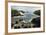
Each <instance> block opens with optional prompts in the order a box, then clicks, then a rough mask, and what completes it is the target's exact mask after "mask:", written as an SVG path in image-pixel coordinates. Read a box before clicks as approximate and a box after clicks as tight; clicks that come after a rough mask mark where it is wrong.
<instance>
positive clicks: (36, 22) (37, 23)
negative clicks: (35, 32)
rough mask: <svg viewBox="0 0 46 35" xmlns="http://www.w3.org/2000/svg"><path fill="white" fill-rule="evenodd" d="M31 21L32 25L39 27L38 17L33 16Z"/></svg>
mask: <svg viewBox="0 0 46 35" xmlns="http://www.w3.org/2000/svg"><path fill="white" fill-rule="evenodd" d="M31 22H32V23H33V24H34V26H33V27H40V17H37V18H34V19H33V20H32V21H31Z"/></svg>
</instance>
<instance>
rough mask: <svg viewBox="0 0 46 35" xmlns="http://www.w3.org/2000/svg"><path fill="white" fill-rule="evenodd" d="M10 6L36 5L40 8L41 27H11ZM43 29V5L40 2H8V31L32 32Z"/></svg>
mask: <svg viewBox="0 0 46 35" xmlns="http://www.w3.org/2000/svg"><path fill="white" fill-rule="evenodd" d="M11 6H35V7H36V6H37V7H40V9H41V27H40V28H30V29H29V28H28V29H11ZM32 31H43V5H42V4H26V3H25V4H24V3H10V2H9V3H8V33H13V32H16V33H17V32H32Z"/></svg>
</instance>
